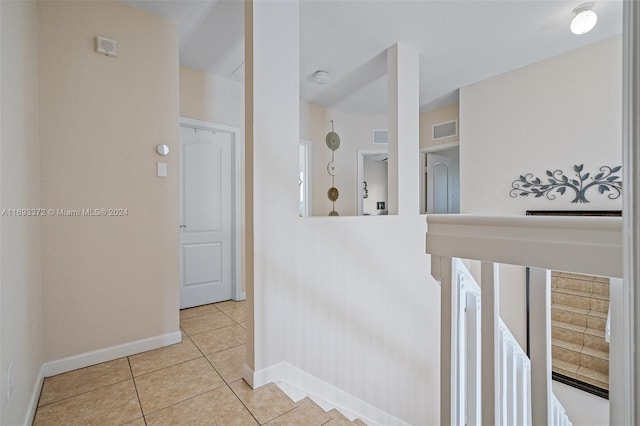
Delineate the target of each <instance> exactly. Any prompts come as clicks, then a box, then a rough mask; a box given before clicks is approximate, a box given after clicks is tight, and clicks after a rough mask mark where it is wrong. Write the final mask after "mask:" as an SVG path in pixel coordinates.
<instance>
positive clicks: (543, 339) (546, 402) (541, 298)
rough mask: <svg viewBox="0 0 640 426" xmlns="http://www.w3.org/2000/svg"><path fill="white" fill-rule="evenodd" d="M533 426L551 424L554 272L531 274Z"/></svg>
mask: <svg viewBox="0 0 640 426" xmlns="http://www.w3.org/2000/svg"><path fill="white" fill-rule="evenodd" d="M529 271H530V272H529V283H530V284H529V300H530V308H529V312H530V328H529V339H530V340H529V341H530V345H531V346H530V348H529V356H530V358H531V412H532V413H531V415H532V419H531V420H532V422H533V423H532V424H534V425H545V424H551V411H552V407H551V392H552V389H551V271H549V270H548V269H538V268H531V269H530V270H529Z"/></svg>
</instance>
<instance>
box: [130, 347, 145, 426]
mask: <svg viewBox="0 0 640 426" xmlns="http://www.w3.org/2000/svg"><path fill="white" fill-rule="evenodd" d="M127 363H128V364H129V371H130V372H131V378H132V380H133V388H134V389H135V391H136V398H138V407H140V412H141V413H142V421H143V422H144V424H145V426H146V425H147V419H145V418H144V411H142V401H140V394H139V393H138V385H137V384H136V376H134V375H133V368H132V367H131V360H130V359H129V357H127ZM134 420H135V419H134Z"/></svg>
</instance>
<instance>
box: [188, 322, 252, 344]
mask: <svg viewBox="0 0 640 426" xmlns="http://www.w3.org/2000/svg"><path fill="white" fill-rule="evenodd" d="M229 319H231V318H229ZM232 321H233V320H232ZM234 325H237V326H240V327H241V328H242V326H241V325H240V324H238V323H237V322H235V321H234V322H233V324H228V325H223V326H220V327H214V328H210V329H209V330H204V331H199V332H197V333H193V334H189V333H187V332H186V331H185V332H184V334H186V335H187V337H189V339H191V336H197V335H199V334H204V333H208V332H210V331H215V330H220V329H221V328H225V327H233V326H234ZM182 330H183V331H184V329H182Z"/></svg>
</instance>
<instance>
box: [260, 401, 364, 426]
mask: <svg viewBox="0 0 640 426" xmlns="http://www.w3.org/2000/svg"><path fill="white" fill-rule="evenodd" d="M296 404H297V405H298V407H297V408H295V409H294V410H291V411H289V412H288V413H286V414H283V415H282V416H280V417H277V418H276V419H275V420H272V421H271V422H269V425H270V426H290V425H302V424H314V425H323V426H345V425H359V426H366V423H365V422H363V421H362V420H360V419H356V420H353V421H351V420H349V419H348V418H347V417H346V416H344V415H343V414H342V413H340V412H339V411H338V410H336V409H335V408H334V409H332V410H329V411H325V410H324V409H323V408H322V407H320V406H319V405H318V404H316V403H315V402H313V401H312V400H311V399H310V398H309V397H305V398H303V399H301V400H299V401H297V402H296Z"/></svg>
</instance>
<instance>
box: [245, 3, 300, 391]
mask: <svg viewBox="0 0 640 426" xmlns="http://www.w3.org/2000/svg"><path fill="white" fill-rule="evenodd" d="M244 7H245V28H244V29H245V142H246V145H245V147H246V148H245V184H246V200H245V209H246V216H245V220H246V228H245V229H246V241H245V244H246V250H245V255H246V256H245V257H246V260H245V261H246V275H245V276H246V293H247V304H248V306H249V307H248V310H249V312H248V315H247V342H246V343H247V358H246V365H245V367H246V368H245V372H244V378H245V380H247V382H248V383H249V384H251V385H252V386H254V387H259V386H261V385H262V384H264V383H261V382H260V381H256V380H254V379H255V377H252V376H253V375H254V373H255V372H256V371H260V370H261V369H263V368H265V367H266V366H265V365H264V360H265V358H267V356H268V353H267V351H269V350H273V349H272V348H273V347H275V346H277V344H276V343H273V342H278V340H277V339H278V338H279V337H280V338H282V336H279V335H278V334H277V333H270V332H269V329H267V328H266V327H268V326H269V323H270V322H269V321H268V320H265V318H267V319H268V318H269V314H268V312H267V311H266V310H265V306H267V305H268V306H274V305H273V303H276V304H277V303H278V301H277V300H274V299H275V298H273V299H270V298H271V297H273V293H271V292H270V291H269V286H268V285H267V283H269V282H279V281H280V280H281V279H282V277H284V276H285V275H288V274H289V270H288V265H287V264H286V262H283V263H282V264H273V262H269V259H268V254H269V252H270V250H271V248H272V245H273V242H274V241H278V246H279V253H280V254H281V255H282V256H283V257H284V258H288V257H289V256H290V255H291V256H293V250H294V247H293V244H292V241H291V239H287V238H285V239H283V238H282V235H286V234H287V233H290V232H291V223H292V222H295V221H296V220H297V219H298V207H297V205H298V200H297V193H296V191H295V190H293V189H294V188H296V187H297V186H296V182H297V176H298V148H297V147H298V144H299V140H300V35H299V28H300V27H299V20H300V9H299V7H300V4H299V2H298V1H265V0H247V1H245V2H244ZM258 159H259V161H258ZM254 160H255V161H254ZM274 165H277V166H275V167H274ZM292 188H293V189H292ZM271 327H273V325H271ZM266 336H268V337H269V339H270V342H272V343H273V344H271V345H267V344H265V342H264V339H265V338H266Z"/></svg>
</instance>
